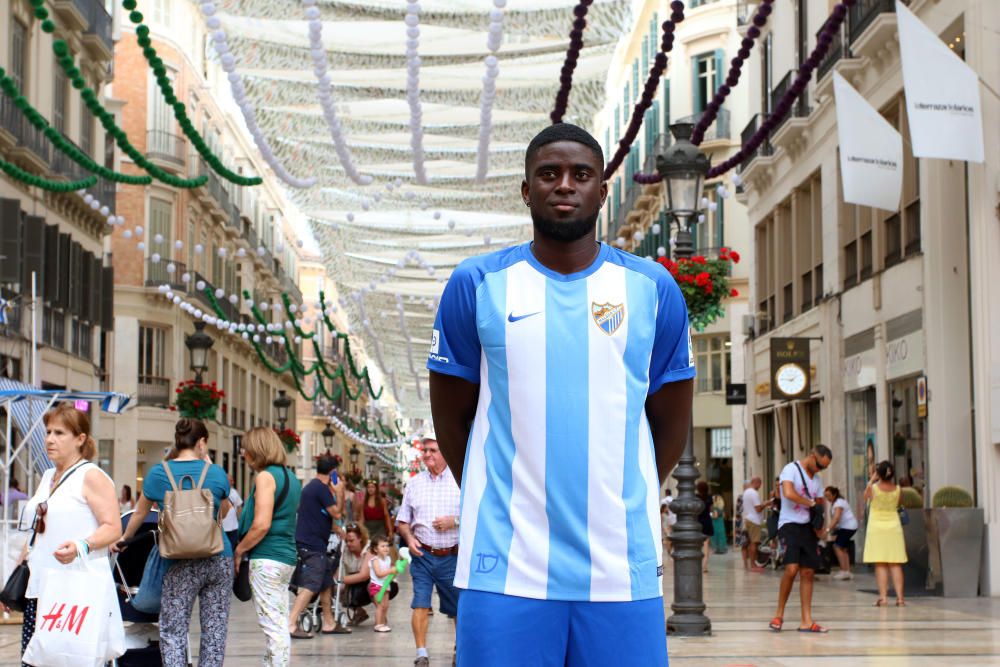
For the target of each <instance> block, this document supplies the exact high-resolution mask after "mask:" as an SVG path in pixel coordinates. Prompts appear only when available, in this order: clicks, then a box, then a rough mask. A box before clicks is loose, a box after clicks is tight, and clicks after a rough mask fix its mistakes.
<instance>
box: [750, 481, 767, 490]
mask: <svg viewBox="0 0 1000 667" xmlns="http://www.w3.org/2000/svg"><path fill="white" fill-rule="evenodd" d="M763 485H764V482H762V481H761V480H760V478H756V479H754V480H753V481H752V482H750V486H752V487H753V488H754V490H755V491H760V487H762V486H763Z"/></svg>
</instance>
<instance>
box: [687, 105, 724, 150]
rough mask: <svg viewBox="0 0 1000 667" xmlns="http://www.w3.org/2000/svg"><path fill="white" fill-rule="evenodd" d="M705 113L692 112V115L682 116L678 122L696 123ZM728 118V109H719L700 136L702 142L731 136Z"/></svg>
mask: <svg viewBox="0 0 1000 667" xmlns="http://www.w3.org/2000/svg"><path fill="white" fill-rule="evenodd" d="M706 113H708V112H707V111H701V112H699V113H696V114H694V115H693V116H688V117H687V118H683V119H681V120H680V121H678V122H685V123H691V124H693V125H697V124H698V123H699V122H700V121H701V118H702V116H704V115H705V114H706ZM729 120H730V115H729V109H724V108H723V109H719V111H718V114H717V115H716V116H715V120H714V121H712V124H711V125H709V126H708V129H707V130H705V134H704V136H703V137H702V138H701V140H702V142H705V141H712V140H713V139H728V138H729V137H730V136H731V135H730V123H729Z"/></svg>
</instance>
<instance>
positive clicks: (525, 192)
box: [521, 179, 606, 206]
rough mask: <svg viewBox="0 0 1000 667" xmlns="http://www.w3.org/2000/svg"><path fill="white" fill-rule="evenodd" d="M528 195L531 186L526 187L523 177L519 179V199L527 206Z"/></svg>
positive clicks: (529, 194) (526, 181) (526, 183)
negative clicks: (521, 179)
mask: <svg viewBox="0 0 1000 667" xmlns="http://www.w3.org/2000/svg"><path fill="white" fill-rule="evenodd" d="M605 189H606V188H605ZM530 196H531V188H529V187H528V180H527V179H525V180H523V181H521V200H522V201H523V202H524V205H525V206H527V205H528V202H530V201H531V199H530Z"/></svg>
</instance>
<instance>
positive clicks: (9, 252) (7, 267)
mask: <svg viewBox="0 0 1000 667" xmlns="http://www.w3.org/2000/svg"><path fill="white" fill-rule="evenodd" d="M19 280H21V202H20V201H19V200H17V199H0V283H16V282H18V281H19Z"/></svg>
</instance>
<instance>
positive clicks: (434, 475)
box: [427, 466, 448, 477]
mask: <svg viewBox="0 0 1000 667" xmlns="http://www.w3.org/2000/svg"><path fill="white" fill-rule="evenodd" d="M447 467H448V466H441V467H440V468H439V469H438V470H436V471H435V470H434V469H433V468H428V469H427V472H429V473H430V474H431V477H438V476H440V475H441V473H443V472H444V471H445V468H447Z"/></svg>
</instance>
